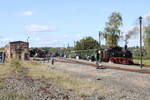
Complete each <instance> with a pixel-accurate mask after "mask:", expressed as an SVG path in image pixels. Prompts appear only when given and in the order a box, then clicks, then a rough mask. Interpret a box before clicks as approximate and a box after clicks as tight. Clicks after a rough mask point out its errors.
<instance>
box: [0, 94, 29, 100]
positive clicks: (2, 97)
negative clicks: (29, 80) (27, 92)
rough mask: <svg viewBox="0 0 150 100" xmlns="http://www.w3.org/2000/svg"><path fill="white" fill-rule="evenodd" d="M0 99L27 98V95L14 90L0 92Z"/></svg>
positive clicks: (20, 99) (23, 99)
mask: <svg viewBox="0 0 150 100" xmlns="http://www.w3.org/2000/svg"><path fill="white" fill-rule="evenodd" d="M0 100H28V99H27V97H25V96H23V95H22V94H17V93H15V92H4V93H0Z"/></svg>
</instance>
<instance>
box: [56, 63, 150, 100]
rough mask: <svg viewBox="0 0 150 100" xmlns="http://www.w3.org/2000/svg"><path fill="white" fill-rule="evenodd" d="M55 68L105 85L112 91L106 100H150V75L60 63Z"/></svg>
mask: <svg viewBox="0 0 150 100" xmlns="http://www.w3.org/2000/svg"><path fill="white" fill-rule="evenodd" d="M54 68H55V69H56V70H60V71H63V72H65V73H69V74H70V75H73V76H76V77H80V78H86V79H91V80H93V81H94V82H95V81H96V82H97V83H100V84H103V85H104V86H105V87H106V88H108V91H112V96H110V95H109V96H108V97H105V98H106V100H150V85H149V84H150V75H148V74H141V73H134V72H126V71H118V70H111V69H96V68H94V67H91V66H84V65H79V64H69V63H60V62H56V63H55V65H54ZM114 94H118V95H114ZM91 100H92V99H91Z"/></svg>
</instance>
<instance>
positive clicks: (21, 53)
mask: <svg viewBox="0 0 150 100" xmlns="http://www.w3.org/2000/svg"><path fill="white" fill-rule="evenodd" d="M4 51H5V56H6V60H10V59H12V58H17V59H20V60H28V59H29V43H27V42H22V41H14V42H10V43H9V44H7V45H6V46H5V50H4Z"/></svg>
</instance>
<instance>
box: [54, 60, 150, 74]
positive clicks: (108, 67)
mask: <svg viewBox="0 0 150 100" xmlns="http://www.w3.org/2000/svg"><path fill="white" fill-rule="evenodd" d="M56 61H58V62H66V63H73V64H82V65H88V66H93V67H100V68H104V69H114V70H121V71H129V72H137V73H143V74H150V69H149V70H148V69H131V68H122V67H116V66H106V65H102V66H98V65H96V64H93V63H87V62H82V61H77V60H73V59H66V58H57V59H56ZM143 67H146V68H150V66H148V65H144V66H143Z"/></svg>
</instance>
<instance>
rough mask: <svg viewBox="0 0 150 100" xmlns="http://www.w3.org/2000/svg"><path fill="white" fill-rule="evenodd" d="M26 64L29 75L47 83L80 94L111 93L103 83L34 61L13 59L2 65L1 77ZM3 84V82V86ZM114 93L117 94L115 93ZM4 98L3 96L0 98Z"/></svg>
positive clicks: (9, 95)
mask: <svg viewBox="0 0 150 100" xmlns="http://www.w3.org/2000/svg"><path fill="white" fill-rule="evenodd" d="M22 66H24V67H27V68H28V69H29V73H28V74H29V75H30V76H32V77H33V78H34V79H41V78H45V79H48V80H49V81H48V82H47V83H50V84H53V85H56V86H58V87H62V88H64V89H69V90H71V91H74V92H75V93H76V94H78V95H80V96H84V97H85V96H91V95H92V94H94V93H98V94H100V95H101V96H108V95H109V94H110V92H109V89H108V88H107V87H105V86H103V84H101V83H96V82H94V81H93V80H90V79H81V78H77V77H73V76H70V75H69V74H67V73H64V72H61V71H58V70H55V69H50V68H49V67H48V65H46V64H40V63H37V62H34V61H26V62H22V61H18V60H16V59H13V60H12V61H11V62H9V63H4V64H1V65H0V69H1V70H0V79H1V78H4V77H6V76H7V75H9V74H10V73H11V72H12V71H15V72H19V69H20V68H21V67H22ZM2 85H3V84H1V86H2ZM113 95H117V93H116V94H113ZM0 96H3V97H4V98H5V97H7V96H8V97H15V96H16V97H17V98H20V97H21V96H22V95H18V94H15V93H14V94H13V93H4V94H0ZM0 100H2V98H0Z"/></svg>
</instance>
